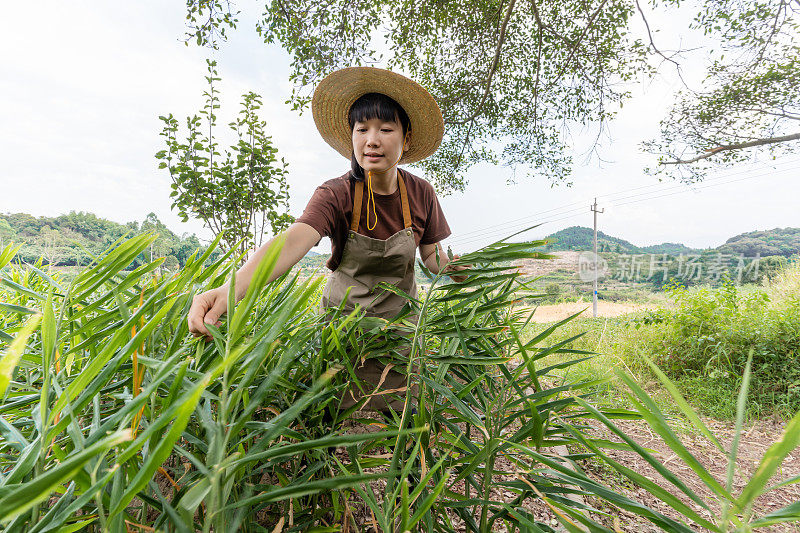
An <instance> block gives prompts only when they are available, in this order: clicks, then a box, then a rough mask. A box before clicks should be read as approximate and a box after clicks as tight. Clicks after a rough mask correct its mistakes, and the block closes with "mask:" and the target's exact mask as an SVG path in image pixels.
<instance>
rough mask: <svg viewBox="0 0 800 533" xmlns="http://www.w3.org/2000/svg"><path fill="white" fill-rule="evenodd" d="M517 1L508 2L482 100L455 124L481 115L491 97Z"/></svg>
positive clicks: (464, 122)
mask: <svg viewBox="0 0 800 533" xmlns="http://www.w3.org/2000/svg"><path fill="white" fill-rule="evenodd" d="M515 3H516V0H511V2H509V4H508V9H506V14H505V17H504V18H503V24H502V25H501V26H500V37H499V38H498V40H497V48H495V51H494V58H493V59H492V64H491V66H490V67H489V73H488V75H487V77H486V88H485V89H484V91H483V96H481V101H480V102H478V107H477V108H476V109H475V112H474V113H473V114H472V115H471V116H470V117H469V118H468V119H466V120H462V121H459V122H454V124H466V123H467V122H472V121H473V120H475V119H476V118H477V117H478V115H480V113H481V110H482V109H483V105H484V104H485V103H486V99H487V98H488V97H489V91H490V90H491V88H492V78H494V74H495V72H497V67H498V66H499V64H500V51H501V49H502V48H503V43H504V42H505V40H506V28H507V27H508V20H509V19H510V18H511V12H512V11H514V4H515Z"/></svg>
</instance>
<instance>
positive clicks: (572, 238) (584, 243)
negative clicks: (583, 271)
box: [546, 226, 800, 257]
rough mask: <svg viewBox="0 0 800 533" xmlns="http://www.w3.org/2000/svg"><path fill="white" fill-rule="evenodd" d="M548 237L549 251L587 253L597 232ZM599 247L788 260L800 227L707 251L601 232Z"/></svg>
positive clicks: (799, 241)
mask: <svg viewBox="0 0 800 533" xmlns="http://www.w3.org/2000/svg"><path fill="white" fill-rule="evenodd" d="M546 238H547V240H550V241H552V242H551V244H549V245H548V246H547V247H546V249H547V250H548V251H554V252H561V251H570V250H571V251H586V250H591V249H592V246H593V239H594V232H593V231H592V229H591V228H585V227H583V226H572V227H569V228H565V229H562V230H561V231H557V232H555V233H553V234H551V235H548V236H547V237H546ZM597 248H598V251H600V252H617V253H623V254H669V255H679V254H698V253H708V252H719V253H723V254H732V255H739V254H743V255H744V256H746V257H754V256H756V255H760V256H761V257H767V256H773V255H780V256H783V257H789V256H792V255H795V254H800V228H775V229H772V230H768V231H751V232H748V233H742V234H741V235H736V236H735V237H731V238H730V239H728V240H727V241H726V242H725V244H723V245H722V246H718V247H717V248H711V249H704V250H701V249H698V248H690V247H688V246H686V245H685V244H680V243H671V242H665V243H662V244H654V245H651V246H635V245H633V244H631V243H630V242H628V241H626V240H624V239H620V238H618V237H612V236H610V235H607V234H605V233H603V232H602V231H598V232H597Z"/></svg>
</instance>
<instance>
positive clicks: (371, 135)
mask: <svg viewBox="0 0 800 533" xmlns="http://www.w3.org/2000/svg"><path fill="white" fill-rule="evenodd" d="M379 139H380V136H379V135H378V132H377V131H368V132H367V146H378V144H379V143H380V141H379Z"/></svg>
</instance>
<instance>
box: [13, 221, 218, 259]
mask: <svg viewBox="0 0 800 533" xmlns="http://www.w3.org/2000/svg"><path fill="white" fill-rule="evenodd" d="M148 231H155V232H156V233H158V238H157V239H156V241H155V242H154V243H153V246H152V249H148V250H147V252H146V253H142V254H140V257H137V258H136V260H135V261H134V263H133V265H132V268H135V267H137V266H138V265H140V264H143V263H145V262H146V261H148V260H149V255H151V254H152V255H153V256H154V257H164V258H165V260H164V266H165V267H166V268H176V267H179V266H183V265H184V264H185V262H186V260H187V259H188V258H189V256H190V255H191V254H192V253H194V252H195V250H197V249H198V248H203V246H202V245H201V243H200V240H199V239H198V238H197V237H196V236H195V235H194V234H192V235H186V234H184V235H182V236H179V235H176V234H175V233H173V232H172V231H170V230H169V229H168V228H167V227H166V226H165V225H164V224H163V223H162V222H161V221H160V220H158V217H156V215H155V214H153V213H150V214H149V215H147V217H146V218H145V220H144V221H142V223H141V224H140V223H138V222H128V223H127V224H119V223H117V222H112V221H110V220H106V219H104V218H99V217H97V216H96V215H93V214H92V213H84V212H82V211H81V212H77V213H76V212H75V211H71V212H70V213H69V214H66V215H61V216H57V217H34V216H32V215H29V214H27V213H5V214H0V248H2V247H3V246H4V245H5V244H7V243H8V242H12V241H13V242H16V243H22V244H23V247H22V249H21V250H20V252H19V254H18V257H20V258H21V259H22V260H23V261H25V262H28V263H34V262H36V261H37V260H38V259H39V258H43V262H44V263H45V264H51V265H53V266H81V265H87V264H89V262H91V260H92V257H93V256H96V255H97V254H99V253H100V252H102V251H104V250H105V249H106V248H108V246H109V245H110V244H111V243H113V242H114V241H116V240H117V239H119V238H120V237H122V236H123V235H126V234H127V235H128V236H133V235H137V234H140V233H145V232H148Z"/></svg>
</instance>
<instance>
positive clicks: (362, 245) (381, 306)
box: [322, 172, 417, 411]
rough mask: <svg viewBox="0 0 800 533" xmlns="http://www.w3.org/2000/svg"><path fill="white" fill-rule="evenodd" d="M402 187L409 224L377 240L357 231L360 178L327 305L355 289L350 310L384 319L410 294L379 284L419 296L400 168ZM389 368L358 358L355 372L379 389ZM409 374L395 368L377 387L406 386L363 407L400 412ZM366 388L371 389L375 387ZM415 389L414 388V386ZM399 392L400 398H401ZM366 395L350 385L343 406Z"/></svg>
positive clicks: (326, 293) (330, 280)
mask: <svg viewBox="0 0 800 533" xmlns="http://www.w3.org/2000/svg"><path fill="white" fill-rule="evenodd" d="M397 186H398V188H399V189H400V203H401V205H402V209H403V225H404V226H405V228H404V229H402V230H400V231H398V232H397V233H395V234H394V235H392V236H391V237H389V238H388V239H386V240H381V239H373V238H371V237H367V236H366V235H361V234H360V233H358V226H359V223H360V222H361V204H362V200H363V197H364V182H363V181H357V182H356V184H355V192H354V198H353V217H352V220H351V222H350V232H349V233H348V236H347V242H346V243H345V246H344V250H343V251H342V260H341V262H340V263H339V266H338V267H337V268H336V270H335V271H334V272H333V273H331V275H330V277H329V278H328V282H327V283H326V284H325V289H324V290H323V291H322V306H323V307H338V306H339V305H341V304H342V301H343V300H344V298H345V295H346V294H347V290H348V289H349V290H350V293H349V295H348V296H347V301H346V302H345V304H344V306H343V308H344V311H345V312H350V311H352V310H353V309H355V307H356V305H360V306H361V307H362V308H363V309H364V311H365V313H366V314H367V315H368V316H377V317H381V318H385V319H392V318H394V317H395V316H396V315H397V314H398V313H399V312H400V310H401V308H402V307H403V305H405V303H406V301H407V300H406V299H405V298H403V297H402V296H400V295H397V294H395V293H393V292H390V291H386V290H383V289H381V288H379V287H378V285H379V284H380V283H382V282H383V283H390V284H392V285H394V286H395V287H397V288H398V289H401V290H402V291H404V292H405V293H407V294H410V295H412V296H416V293H417V283H416V280H415V279H414V261H415V259H416V252H417V245H416V241H415V239H414V230H413V227H412V225H411V209H410V207H409V204H408V194H407V193H406V186H405V183H404V182H403V178H402V177H401V176H400V172H398V173H397ZM384 370H385V367H384V365H383V364H381V363H380V362H379V361H377V360H375V359H366V360H364V361H363V362H362V363H360V362H356V375H357V376H358V377H359V378H360V379H362V380H364V381H366V382H367V384H371V385H372V387H371V388H372V389H375V388H376V387H377V385H378V384H379V383H380V380H381V375H382V374H383V372H384ZM406 385H407V383H406V376H405V374H402V373H400V372H396V371H395V370H393V369H390V370H389V371H388V373H387V375H386V377H385V379H384V380H383V383H382V384H381V387H380V388H379V389H377V391H376V392H381V391H386V390H391V389H401V390H400V391H398V392H397V393H391V394H376V395H373V396H372V397H371V398H370V399H369V401H368V402H367V403H366V404H365V405H364V407H362V409H365V410H386V409H387V405H388V406H391V407H392V408H393V409H394V410H396V411H399V410H401V409H402V408H403V399H404V397H405V387H406ZM368 389H370V387H369V386H366V387H364V390H365V392H366V393H367V394H369V393H370V392H372V391H371V390H368ZM412 391H413V389H412ZM398 396H399V398H398ZM362 397H363V396H362V395H361V393H360V391H359V390H358V388H357V387H355V386H353V387H351V390H349V391H346V392H345V393H344V395H343V396H342V398H341V400H342V402H341V405H340V408H341V409H347V408H349V407H352V406H353V405H354V404H355V403H356V402H357V401H358V400H359V399H361V398H362Z"/></svg>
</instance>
